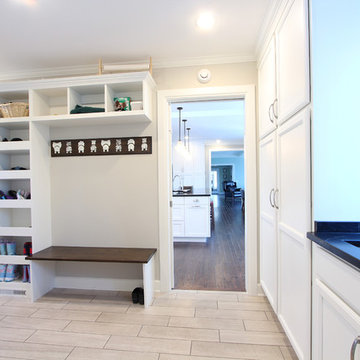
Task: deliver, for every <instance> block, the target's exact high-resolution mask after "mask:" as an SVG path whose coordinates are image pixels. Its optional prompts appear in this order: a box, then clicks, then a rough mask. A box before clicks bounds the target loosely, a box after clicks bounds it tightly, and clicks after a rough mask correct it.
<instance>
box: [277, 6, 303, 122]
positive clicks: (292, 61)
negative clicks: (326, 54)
mask: <svg viewBox="0 0 360 360" xmlns="http://www.w3.org/2000/svg"><path fill="white" fill-rule="evenodd" d="M275 33H276V66H277V72H276V74H277V94H278V95H277V98H278V104H277V114H278V123H279V124H282V123H283V122H285V121H286V120H288V119H289V118H290V117H291V116H292V115H294V114H295V113H296V112H297V111H299V110H301V109H302V108H304V107H305V106H306V105H307V104H308V103H309V102H310V70H309V26H308V1H307V0H290V1H289V2H288V6H287V7H286V9H285V11H284V14H283V16H282V18H281V20H280V23H279V25H278V27H277V30H276V31H275Z"/></svg>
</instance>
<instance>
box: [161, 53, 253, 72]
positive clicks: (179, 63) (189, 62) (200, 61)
mask: <svg viewBox="0 0 360 360" xmlns="http://www.w3.org/2000/svg"><path fill="white" fill-rule="evenodd" d="M254 61H256V57H255V55H231V56H226V55H225V56H200V57H192V58H185V59H181V60H171V59H164V60H157V61H155V62H154V68H156V69H163V68H176V67H186V66H204V65H221V64H237V63H244V62H254Z"/></svg>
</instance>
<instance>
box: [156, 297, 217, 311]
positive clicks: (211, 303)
mask: <svg viewBox="0 0 360 360" xmlns="http://www.w3.org/2000/svg"><path fill="white" fill-rule="evenodd" d="M153 305H155V306H168V307H176V308H177V307H182V308H209V309H217V308H218V303H217V300H193V299H166V298H156V299H155V300H154V303H153Z"/></svg>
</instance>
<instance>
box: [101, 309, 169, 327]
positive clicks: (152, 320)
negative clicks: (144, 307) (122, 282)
mask: <svg viewBox="0 0 360 360" xmlns="http://www.w3.org/2000/svg"><path fill="white" fill-rule="evenodd" d="M97 321H99V322H109V323H120V324H139V325H160V326H166V325H167V324H168V322H169V316H163V315H158V316H155V315H143V314H117V313H112V312H104V313H102V314H101V315H100V316H99V317H98V319H97Z"/></svg>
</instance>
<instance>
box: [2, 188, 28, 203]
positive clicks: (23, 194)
mask: <svg viewBox="0 0 360 360" xmlns="http://www.w3.org/2000/svg"><path fill="white" fill-rule="evenodd" d="M30 198H31V196H30V193H29V192H27V191H25V190H21V189H19V190H18V191H15V190H9V191H8V195H6V194H5V193H4V192H3V191H1V190H0V199H2V200H6V199H18V200H25V199H30Z"/></svg>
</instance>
